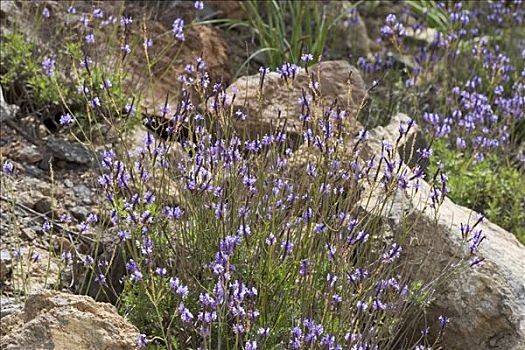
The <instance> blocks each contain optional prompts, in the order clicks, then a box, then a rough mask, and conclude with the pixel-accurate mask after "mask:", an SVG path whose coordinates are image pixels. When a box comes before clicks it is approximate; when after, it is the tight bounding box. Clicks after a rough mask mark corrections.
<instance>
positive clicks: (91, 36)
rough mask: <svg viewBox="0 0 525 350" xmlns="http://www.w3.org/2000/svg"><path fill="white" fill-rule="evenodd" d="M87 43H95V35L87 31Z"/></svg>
mask: <svg viewBox="0 0 525 350" xmlns="http://www.w3.org/2000/svg"><path fill="white" fill-rule="evenodd" d="M85 39H86V43H87V44H94V43H95V35H94V34H93V33H89V34H88V35H86V37H85Z"/></svg>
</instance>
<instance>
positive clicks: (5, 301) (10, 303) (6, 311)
mask: <svg viewBox="0 0 525 350" xmlns="http://www.w3.org/2000/svg"><path fill="white" fill-rule="evenodd" d="M0 310H1V311H0V318H1V319H2V326H3V323H4V320H3V319H4V317H6V316H8V315H11V314H14V313H16V312H19V311H21V310H22V305H21V304H19V303H17V301H16V299H15V298H10V297H7V296H4V295H2V298H0Z"/></svg>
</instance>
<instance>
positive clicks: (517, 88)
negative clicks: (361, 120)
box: [357, 1, 525, 237]
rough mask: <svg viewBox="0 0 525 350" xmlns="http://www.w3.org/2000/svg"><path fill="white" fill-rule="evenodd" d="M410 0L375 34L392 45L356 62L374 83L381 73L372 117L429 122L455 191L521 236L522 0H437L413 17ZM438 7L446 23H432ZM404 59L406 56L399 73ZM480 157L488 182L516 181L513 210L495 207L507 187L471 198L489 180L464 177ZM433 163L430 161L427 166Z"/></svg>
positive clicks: (455, 196) (459, 198) (427, 127)
mask: <svg viewBox="0 0 525 350" xmlns="http://www.w3.org/2000/svg"><path fill="white" fill-rule="evenodd" d="M414 4H415V3H413V2H410V5H409V6H406V7H401V10H400V11H399V13H397V14H390V15H388V16H387V17H386V19H385V25H384V26H383V27H382V28H381V31H380V33H381V38H380V40H381V41H382V42H384V43H387V45H389V46H387V49H386V50H385V51H384V52H381V53H378V54H376V55H375V56H374V57H373V58H372V59H367V58H364V57H361V58H359V59H358V62H357V63H358V65H359V66H360V67H361V68H362V69H363V70H364V72H365V73H366V74H367V75H368V76H369V79H375V80H378V79H380V77H381V76H382V75H385V74H386V76H385V77H384V79H383V80H382V86H381V87H379V88H378V89H377V90H376V91H378V93H379V94H380V95H381V96H382V98H381V99H378V100H377V101H378V105H375V106H373V108H372V113H373V114H376V113H377V114H379V115H380V116H382V117H380V118H383V121H381V120H380V118H375V117H372V118H369V120H368V124H370V123H371V122H372V123H374V120H375V122H376V123H377V122H379V123H381V122H384V116H385V115H389V114H392V113H394V112H395V111H397V110H400V111H403V112H406V111H410V113H409V114H410V115H413V116H414V118H415V119H416V120H417V121H418V122H419V123H420V124H421V125H423V126H424V127H425V132H426V135H427V138H428V139H429V142H430V143H431V144H432V143H434V142H435V144H436V146H437V147H436V148H435V149H437V150H438V151H439V153H437V154H435V157H434V159H436V160H441V161H442V162H443V165H442V166H445V167H446V168H447V169H448V171H449V173H457V174H458V175H457V177H456V178H455V179H454V181H452V185H451V193H450V196H451V198H452V199H454V200H455V201H457V202H459V203H460V204H464V205H473V203H475V204H474V205H473V206H475V207H476V209H477V210H480V211H481V212H484V213H486V214H487V215H488V216H489V218H490V219H491V220H493V221H494V222H495V223H498V224H500V225H502V226H503V227H504V228H506V229H508V230H510V231H511V232H513V233H515V234H516V235H517V236H518V237H522V234H523V233H522V230H523V227H524V225H525V222H524V221H523V217H522V216H521V215H520V214H518V212H521V211H523V208H525V199H524V198H523V195H521V193H522V192H521V191H520V189H521V188H523V187H524V186H525V183H523V181H522V180H518V178H523V159H524V158H523V147H522V144H523V140H524V139H523V135H524V134H523V125H524V122H523V120H524V119H523V118H524V116H523V111H524V110H525V109H524V106H523V76H524V69H525V66H524V65H523V62H524V61H523V48H524V47H525V46H524V42H525V41H524V40H525V37H524V35H523V31H522V30H519V29H517V28H521V27H522V26H523V22H524V14H525V9H524V6H523V4H522V2H521V1H515V2H512V3H509V4H504V3H502V2H494V3H490V4H489V3H487V4H483V6H479V7H478V6H473V4H472V3H469V2H457V3H454V4H451V3H438V5H437V8H426V9H424V11H426V12H425V13H428V14H429V16H430V15H431V14H432V13H434V15H433V16H432V17H435V18H429V17H425V16H421V15H419V14H420V13H421V10H422V8H421V6H420V5H421V4H418V6H416V8H414V6H413V5H414ZM414 10H415V11H416V14H414ZM438 12H439V13H441V14H444V15H446V18H447V21H446V23H448V24H447V25H446V26H445V27H444V23H441V24H439V25H437V24H436V23H437V22H436V19H437V18H438V17H439V18H441V17H442V16H441V15H439V16H437V13H438ZM436 16H437V17H436ZM441 22H442V21H441ZM409 23H410V24H409ZM434 28H436V29H439V31H438V30H435V29H434ZM431 33H434V38H433V40H431V41H430V42H427V41H425V40H424V39H423V40H422V39H417V40H415V39H416V38H418V37H419V38H421V37H425V36H428V35H430V34H431ZM414 42H415V44H414ZM407 57H413V58H414V60H413V61H410V59H409V58H407ZM400 62H405V64H404V66H403V64H402V69H401V70H399V69H398V68H399V64H400ZM392 86H394V87H395V88H394V89H392V88H391V87H392ZM388 89H390V91H389V92H388V91H387V90H388ZM385 94H388V95H389V96H388V97H386V96H385ZM385 97H386V98H385ZM381 101H386V102H387V103H381ZM434 140H435V141H434ZM447 149H450V150H451V152H453V154H452V153H451V152H448V151H446V150H447ZM486 159H491V161H490V162H489V161H486ZM483 162H485V163H488V164H491V169H492V170H491V175H490V179H491V180H490V181H491V182H494V183H495V184H497V185H494V186H495V187H499V188H504V187H505V188H508V186H509V185H510V186H512V190H510V191H509V192H512V193H513V195H511V197H512V198H511V199H510V200H512V202H513V203H514V205H513V206H512V208H511V209H510V210H509V211H505V210H502V209H501V207H500V206H499V205H497V207H498V208H499V209H495V206H494V205H495V204H494V203H498V202H500V203H501V202H508V200H509V198H508V197H507V199H504V197H503V195H502V194H503V193H504V192H501V191H497V192H495V191H490V193H488V194H487V195H486V196H478V195H477V193H478V192H479V188H481V187H483V186H484V185H483V183H482V182H479V180H481V179H483V178H485V179H486V177H477V179H478V181H467V180H466V179H468V178H469V175H468V174H470V173H472V172H475V169H476V167H479V166H478V164H479V163H483ZM437 166H438V164H437V163H436V162H434V167H433V169H436V168H437ZM481 167H483V165H481ZM498 169H501V171H498ZM463 174H466V175H467V176H462V175H463ZM500 174H503V175H504V176H503V177H502V176H500ZM514 178H516V180H513V179H514ZM492 179H493V181H492ZM465 193H468V195H465ZM476 197H477V198H476ZM514 210H517V211H514ZM496 212H497V213H500V214H501V213H502V212H504V213H505V214H504V215H495V213H496Z"/></svg>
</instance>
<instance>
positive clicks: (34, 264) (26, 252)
mask: <svg viewBox="0 0 525 350" xmlns="http://www.w3.org/2000/svg"><path fill="white" fill-rule="evenodd" d="M59 259H60V255H58V257H57V256H55V254H53V253H51V254H50V253H49V251H48V250H45V249H41V248H36V247H29V248H22V264H23V269H22V268H21V266H20V264H18V263H17V264H14V266H13V280H15V279H16V281H17V284H16V285H14V286H16V287H17V288H18V289H20V291H23V292H24V293H36V292H40V291H42V290H44V289H48V288H52V287H56V286H57V284H58V281H59V277H60V276H59V274H60V272H61V270H60V268H59V266H60V265H62V268H63V264H61V262H60V261H59ZM48 264H49V266H48ZM24 283H25V285H24Z"/></svg>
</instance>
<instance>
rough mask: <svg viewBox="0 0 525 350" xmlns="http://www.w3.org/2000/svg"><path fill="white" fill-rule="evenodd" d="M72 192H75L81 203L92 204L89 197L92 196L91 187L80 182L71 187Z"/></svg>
mask: <svg viewBox="0 0 525 350" xmlns="http://www.w3.org/2000/svg"><path fill="white" fill-rule="evenodd" d="M73 192H75V195H76V196H77V198H79V199H80V200H81V201H82V203H83V204H87V205H90V204H93V200H92V199H91V197H92V192H91V189H90V188H89V187H87V186H86V185H84V184H80V185H77V186H75V187H74V188H73Z"/></svg>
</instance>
